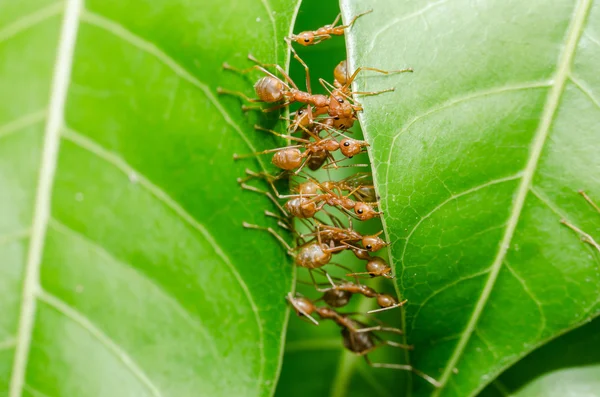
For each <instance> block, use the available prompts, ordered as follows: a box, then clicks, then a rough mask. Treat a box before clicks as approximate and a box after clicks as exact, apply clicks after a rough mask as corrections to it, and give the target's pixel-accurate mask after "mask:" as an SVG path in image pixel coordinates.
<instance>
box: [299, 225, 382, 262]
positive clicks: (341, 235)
mask: <svg viewBox="0 0 600 397" xmlns="http://www.w3.org/2000/svg"><path fill="white" fill-rule="evenodd" d="M381 233H383V231H380V232H378V233H376V234H373V235H362V234H360V233H359V232H357V231H356V230H354V229H353V228H352V225H350V226H349V227H347V228H342V227H338V226H331V225H326V224H323V223H321V222H317V227H316V231H313V232H311V233H307V234H305V235H302V237H307V236H313V237H316V238H317V240H319V241H320V242H323V243H325V244H326V245H327V244H329V245H332V244H333V246H335V244H341V245H342V246H343V247H346V248H348V249H352V248H358V249H360V248H361V247H356V246H353V245H352V244H350V243H356V242H361V244H362V248H363V249H365V250H366V251H368V252H375V251H379V250H380V249H382V248H383V247H386V246H388V245H389V244H388V243H386V242H385V241H383V240H382V239H381V238H379V237H378V236H379V235H380V234H381ZM338 248H339V247H338ZM357 256H358V255H357Z"/></svg>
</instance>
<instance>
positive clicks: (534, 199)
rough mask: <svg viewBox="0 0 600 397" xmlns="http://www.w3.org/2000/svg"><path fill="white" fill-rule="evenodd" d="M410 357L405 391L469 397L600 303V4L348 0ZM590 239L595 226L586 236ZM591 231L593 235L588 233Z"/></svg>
mask: <svg viewBox="0 0 600 397" xmlns="http://www.w3.org/2000/svg"><path fill="white" fill-rule="evenodd" d="M341 3H342V11H343V14H344V17H345V20H346V21H347V20H349V19H350V18H351V17H352V16H353V15H356V14H358V13H360V12H363V11H365V10H368V9H373V10H374V11H373V13H372V14H369V15H367V16H365V17H362V18H361V19H359V21H358V22H357V23H356V25H355V26H354V27H353V28H352V30H351V31H350V33H348V35H347V47H348V51H349V54H348V57H349V62H350V65H351V66H352V68H353V69H354V68H356V67H358V66H371V67H377V68H383V69H388V70H392V69H399V68H403V67H408V66H410V67H413V68H414V69H415V73H414V74H400V75H391V76H374V77H371V76H372V74H371V73H370V72H365V73H364V76H363V77H362V78H359V79H358V81H357V84H356V87H355V88H356V89H357V90H360V91H374V90H380V89H384V88H389V87H396V91H395V92H394V93H391V94H382V95H377V96H371V97H362V98H360V101H361V103H362V104H363V105H364V112H363V113H362V115H361V122H362V128H363V130H364V133H365V137H366V139H367V140H368V141H369V143H370V144H371V156H372V160H373V167H374V170H375V179H376V181H377V182H376V183H377V186H378V187H379V189H380V195H381V197H382V203H381V204H382V208H383V210H384V212H385V216H384V221H385V226H386V233H387V236H388V238H389V239H390V241H391V243H392V245H391V254H392V257H393V263H394V266H395V268H396V272H397V275H398V277H397V280H398V290H399V291H400V292H401V293H402V294H403V296H404V297H405V298H407V299H408V300H409V306H408V307H407V310H406V312H405V318H404V323H405V327H406V331H407V333H408V341H409V342H410V343H412V344H414V345H415V350H414V352H411V354H410V362H411V364H413V365H414V366H415V367H417V368H419V369H421V370H423V371H425V372H427V373H428V374H429V375H432V376H434V377H435V378H437V379H438V380H439V381H440V382H441V387H439V388H438V389H437V390H434V389H433V388H432V387H430V386H428V385H426V384H424V383H423V382H421V381H418V380H415V381H414V386H413V394H415V395H433V396H437V395H441V396H469V395H474V394H476V393H477V392H478V391H479V390H481V389H482V388H483V387H484V386H485V385H486V384H487V383H489V382H490V381H491V380H493V379H494V378H495V377H496V376H497V375H498V374H499V373H500V372H501V371H503V370H504V369H506V368H507V367H508V366H510V365H511V364H512V363H514V362H515V361H517V360H518V359H519V358H521V357H523V356H524V355H525V354H527V353H528V352H530V351H531V350H533V349H534V348H536V347H537V346H540V345H542V344H544V343H545V342H546V341H548V340H549V339H552V338H554V337H556V336H557V335H558V334H560V333H562V332H564V331H565V330H567V329H571V328H573V327H576V326H577V325H578V324H581V323H582V322H584V321H587V320H589V319H591V318H593V317H595V316H597V315H598V314H599V312H600V305H599V303H598V296H599V294H600V273H599V271H598V269H599V266H598V258H597V257H596V256H594V253H593V251H592V248H591V247H589V246H588V245H585V244H584V243H582V242H581V241H580V238H579V236H578V235H577V234H576V233H574V232H573V231H572V230H570V229H568V228H567V227H565V226H564V225H561V224H560V222H559V221H560V220H561V218H565V219H566V220H568V221H569V222H570V223H571V224H573V225H576V226H577V227H579V228H580V229H582V230H584V231H587V232H588V233H592V234H593V233H596V232H597V231H598V230H599V228H600V216H599V215H598V214H596V213H594V212H593V211H592V210H591V207H590V206H589V205H588V203H586V202H585V201H584V200H583V199H582V197H581V196H579V195H578V194H577V191H578V190H579V189H585V190H586V191H587V192H588V194H589V195H590V196H591V197H593V198H595V199H596V200H597V201H600V183H599V182H600V181H599V180H598V175H599V174H600V156H598V152H599V149H600V139H599V137H600V131H599V129H598V126H599V125H600V111H599V109H600V79H599V78H598V73H597V64H598V60H599V59H598V54H599V53H600V52H599V51H598V49H599V43H600V5H599V4H598V3H594V4H592V2H591V1H589V0H581V1H576V2H574V1H566V0H565V1H555V2H551V3H549V2H547V1H541V0H540V1H527V2H522V1H516V0H515V1H492V0H488V1H481V2H477V3H473V2H469V1H453V2H448V1H444V0H441V1H429V2H414V1H400V2H399V1H395V0H379V1H375V0H368V1H353V0H343V1H342V2H341ZM596 236H597V233H596ZM596 238H598V237H596Z"/></svg>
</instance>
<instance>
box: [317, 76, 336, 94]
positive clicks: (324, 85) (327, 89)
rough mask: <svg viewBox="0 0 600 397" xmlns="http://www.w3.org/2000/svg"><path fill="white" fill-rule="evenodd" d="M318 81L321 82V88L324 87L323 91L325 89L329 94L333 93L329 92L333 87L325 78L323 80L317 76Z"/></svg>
mask: <svg viewBox="0 0 600 397" xmlns="http://www.w3.org/2000/svg"><path fill="white" fill-rule="evenodd" d="M319 83H321V85H322V86H323V88H325V91H327V93H328V94H329V95H330V96H331V95H333V93H332V92H331V91H332V90H335V87H334V86H332V85H331V83H329V82H328V81H327V80H325V79H324V78H322V77H319ZM330 87H331V88H330Z"/></svg>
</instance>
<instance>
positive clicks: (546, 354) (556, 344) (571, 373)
mask: <svg viewBox="0 0 600 397" xmlns="http://www.w3.org/2000/svg"><path fill="white" fill-rule="evenodd" d="M599 343H600V317H596V318H595V319H594V320H593V321H592V322H590V323H589V324H586V325H583V326H581V327H579V328H576V329H574V330H573V331H570V332H568V333H566V334H564V335H561V336H560V337H559V338H557V339H554V340H553V341H551V342H549V343H547V344H546V345H544V346H542V347H541V348H539V349H537V350H535V351H534V352H533V353H531V354H529V355H528V356H527V357H525V358H523V359H522V360H521V361H519V362H518V363H517V364H515V365H513V366H512V367H511V368H509V369H508V370H507V371H506V372H505V373H503V374H502V375H501V376H500V378H499V379H497V380H495V381H494V382H493V383H492V384H490V385H489V386H488V387H487V388H486V389H485V390H484V391H483V392H482V393H481V394H480V396H482V397H488V396H489V397H491V396H506V395H514V396H518V397H530V396H531V397H533V396H548V397H554V396H556V397H558V396H569V397H584V396H597V395H598V391H599V390H600V383H599V382H600V350H598V348H597V346H598V344H599Z"/></svg>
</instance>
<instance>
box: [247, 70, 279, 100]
mask: <svg viewBox="0 0 600 397" xmlns="http://www.w3.org/2000/svg"><path fill="white" fill-rule="evenodd" d="M254 91H255V92H256V95H258V97H259V98H260V99H261V100H262V101H264V102H267V103H272V102H278V101H281V100H283V99H284V92H285V86H284V85H283V83H282V82H281V81H279V80H277V79H275V78H273V77H271V76H265V77H263V78H261V79H260V80H258V81H257V82H256V84H254Z"/></svg>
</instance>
